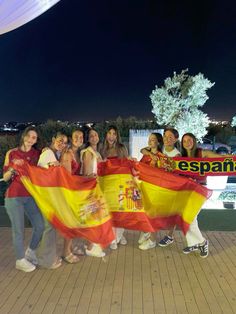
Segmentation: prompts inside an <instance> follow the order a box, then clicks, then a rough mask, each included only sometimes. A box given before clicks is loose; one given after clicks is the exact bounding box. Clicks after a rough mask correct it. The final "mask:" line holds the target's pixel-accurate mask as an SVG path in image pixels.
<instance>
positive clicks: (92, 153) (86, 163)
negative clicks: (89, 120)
mask: <svg viewBox="0 0 236 314" xmlns="http://www.w3.org/2000/svg"><path fill="white" fill-rule="evenodd" d="M87 137H88V140H87V144H86V148H85V149H83V150H82V151H81V157H80V158H81V170H80V172H81V174H82V175H83V176H87V177H96V176H97V164H98V162H100V161H102V156H101V155H100V153H99V152H98V143H99V136H98V133H97V131H96V130H94V129H89V131H88V134H87ZM85 252H86V254H87V255H89V256H95V257H104V256H105V252H103V251H102V249H101V247H100V245H98V244H95V243H90V244H89V246H88V247H87V248H86V250H85Z"/></svg>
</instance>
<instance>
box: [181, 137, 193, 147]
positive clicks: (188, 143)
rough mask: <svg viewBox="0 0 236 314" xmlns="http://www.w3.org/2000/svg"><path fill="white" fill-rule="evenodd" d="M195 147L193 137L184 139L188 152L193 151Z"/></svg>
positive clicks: (184, 145)
mask: <svg viewBox="0 0 236 314" xmlns="http://www.w3.org/2000/svg"><path fill="white" fill-rule="evenodd" d="M193 146H194V141H193V139H192V137H191V136H188V135H185V136H184V138H183V147H184V148H185V149H186V150H187V151H190V150H192V149H193Z"/></svg>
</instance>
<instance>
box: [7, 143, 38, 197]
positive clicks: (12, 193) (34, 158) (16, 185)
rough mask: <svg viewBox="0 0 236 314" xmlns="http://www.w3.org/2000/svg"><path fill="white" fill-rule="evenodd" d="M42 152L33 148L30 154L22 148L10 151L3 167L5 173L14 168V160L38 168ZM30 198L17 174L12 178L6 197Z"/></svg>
mask: <svg viewBox="0 0 236 314" xmlns="http://www.w3.org/2000/svg"><path fill="white" fill-rule="evenodd" d="M39 155H40V152H39V151H38V150H36V149H35V148H32V149H31V150H30V151H28V152H23V151H22V150H21V149H20V148H13V149H11V150H9V151H8V152H7V154H6V158H5V163H4V167H3V172H6V171H7V170H8V168H9V167H11V166H13V163H12V161H13V160H14V159H23V160H24V161H26V162H28V163H29V164H30V165H33V166H36V165H37V163H38V159H39ZM23 196H30V194H29V193H28V191H27V190H26V189H25V187H24V185H23V184H22V183H21V180H20V177H19V176H18V175H17V174H15V175H14V176H13V178H12V182H11V183H10V185H9V187H8V189H7V191H6V194H5V197H23Z"/></svg>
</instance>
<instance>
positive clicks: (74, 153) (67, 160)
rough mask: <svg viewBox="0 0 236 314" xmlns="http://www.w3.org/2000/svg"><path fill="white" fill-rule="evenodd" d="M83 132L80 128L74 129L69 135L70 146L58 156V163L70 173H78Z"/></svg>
mask: <svg viewBox="0 0 236 314" xmlns="http://www.w3.org/2000/svg"><path fill="white" fill-rule="evenodd" d="M83 142H84V134H83V132H82V131H81V130H75V131H73V132H72V136H71V146H70V148H69V149H67V150H66V151H64V153H63V154H62V156H61V158H60V163H61V165H62V166H63V167H65V168H66V169H67V170H68V171H69V172H70V173H72V174H76V175H79V174H80V167H81V162H80V151H81V148H82V147H83Z"/></svg>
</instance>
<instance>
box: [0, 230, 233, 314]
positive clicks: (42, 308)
mask: <svg viewBox="0 0 236 314" xmlns="http://www.w3.org/2000/svg"><path fill="white" fill-rule="evenodd" d="M160 234H161V235H163V234H164V233H163V232H161V233H160ZM29 235H30V229H26V239H27V238H28V237H29ZM205 236H206V237H207V238H208V239H209V242H210V255H209V257H208V258H206V259H201V258H200V257H199V256H198V255H197V253H192V254H189V255H187V256H186V255H184V254H183V253H182V248H183V246H184V239H183V237H182V235H181V233H180V232H179V231H177V232H176V241H175V243H174V244H173V245H172V246H170V247H167V248H160V247H157V248H155V249H152V250H149V251H147V252H142V251H140V250H139V249H138V248H137V240H138V233H137V232H133V231H128V232H126V237H127V239H128V245H127V246H123V247H122V246H120V247H119V249H118V250H117V251H112V252H111V251H110V250H107V256H106V258H105V259H104V260H102V259H99V258H92V257H82V258H81V261H80V262H79V263H78V264H76V265H68V264H63V266H62V267H60V268H59V269H57V270H44V269H37V270H35V271H34V272H32V273H24V272H21V271H17V270H16V269H15V267H14V266H15V261H14V255H13V250H12V244H11V229H10V228H0V313H1V314H5V313H17V314H18V313H47V314H49V313H69V314H72V313H81V314H84V313H90V314H94V313H100V314H106V313H114V314H115V313H125V314H126V313H134V314H138V313H140V314H141V313H147V314H151V313H161V314H164V313H191V314H192V313H203V314H205V313H224V314H225V313H236V232H213V231H211V232H206V233H205ZM60 244H61V241H60V240H59V249H60Z"/></svg>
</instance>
